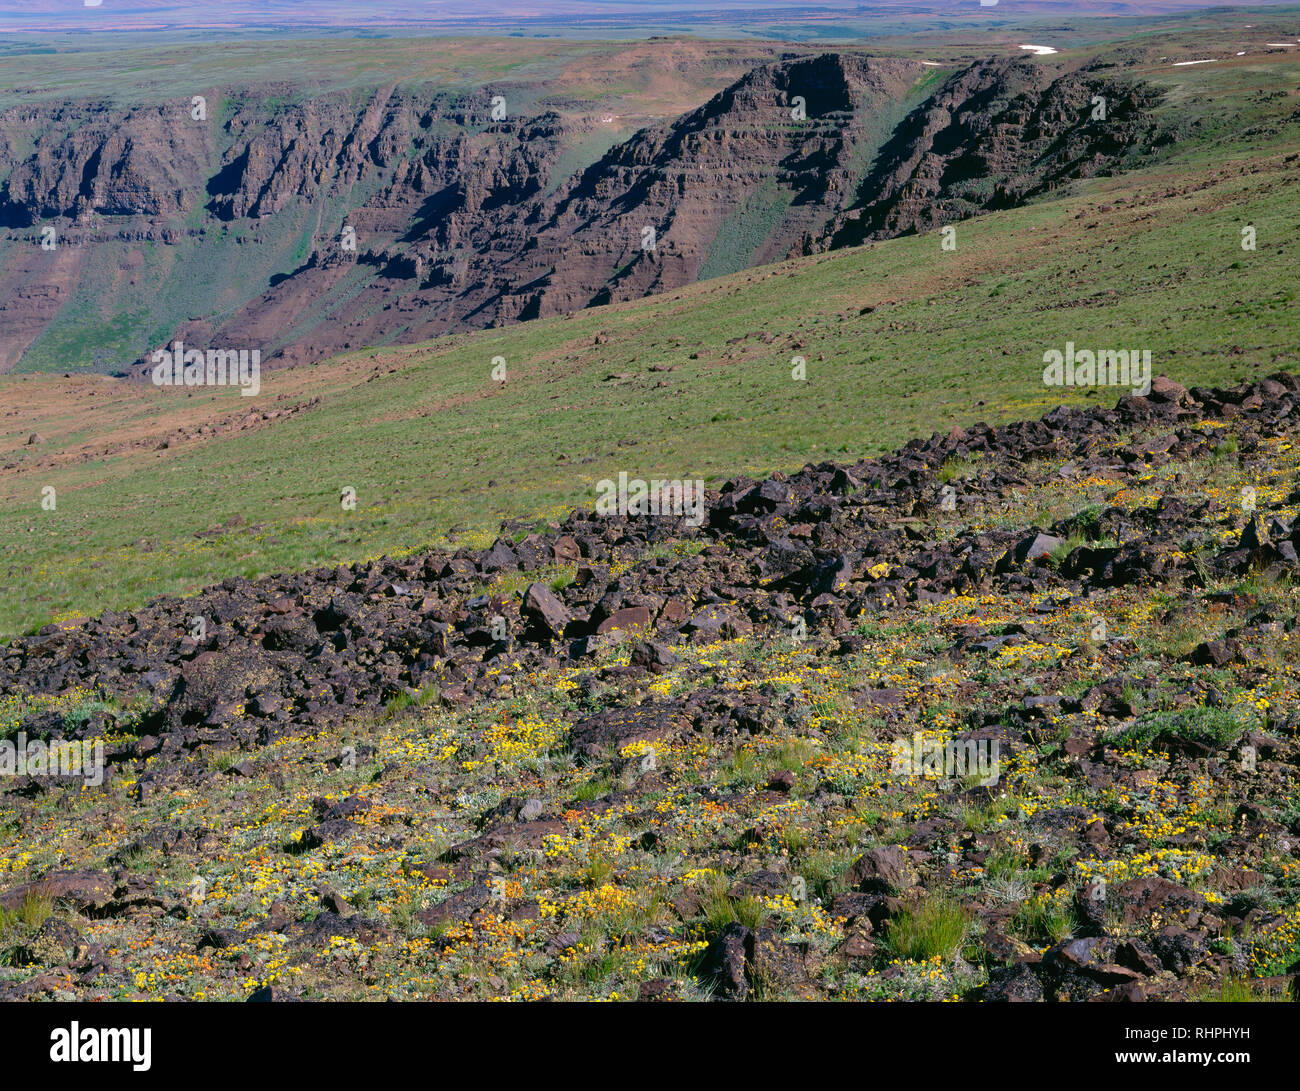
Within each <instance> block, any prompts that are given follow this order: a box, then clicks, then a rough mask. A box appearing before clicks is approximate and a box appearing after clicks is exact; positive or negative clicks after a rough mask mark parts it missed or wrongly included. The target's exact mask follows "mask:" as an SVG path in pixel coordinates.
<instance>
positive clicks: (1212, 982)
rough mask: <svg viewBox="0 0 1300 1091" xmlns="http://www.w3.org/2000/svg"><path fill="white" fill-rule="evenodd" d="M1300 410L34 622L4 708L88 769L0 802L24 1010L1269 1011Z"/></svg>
mask: <svg viewBox="0 0 1300 1091" xmlns="http://www.w3.org/2000/svg"><path fill="white" fill-rule="evenodd" d="M1298 406H1300V380H1298V379H1297V378H1296V377H1295V376H1294V375H1291V374H1278V375H1275V376H1273V377H1271V378H1269V379H1267V380H1263V381H1261V382H1257V383H1253V384H1250V385H1249V386H1245V387H1241V388H1237V389H1231V390H1217V389H1216V390H1210V389H1201V388H1193V389H1191V390H1187V389H1184V388H1183V387H1181V386H1179V385H1178V384H1176V383H1174V382H1171V381H1169V380H1168V379H1163V378H1162V379H1158V380H1156V382H1155V383H1154V384H1153V386H1152V390H1151V393H1150V395H1149V396H1147V397H1138V396H1126V397H1124V398H1122V399H1121V400H1120V401H1119V403H1118V404H1117V405H1116V407H1115V408H1114V409H1094V410H1088V411H1067V410H1065V409H1058V410H1055V411H1053V412H1051V413H1049V414H1047V415H1046V416H1045V417H1043V418H1042V419H1041V420H1039V421H1030V422H1024V423H1020V424H1015V425H1010V426H1007V427H1001V428H989V427H987V426H984V425H976V426H973V427H971V428H968V429H965V430H962V429H956V430H954V431H953V432H952V433H950V434H948V435H946V436H944V435H935V436H933V437H932V438H930V439H929V440H917V441H914V442H913V443H911V444H909V445H908V446H907V447H905V448H904V449H902V450H900V451H898V452H896V453H895V454H893V455H891V456H888V457H885V458H880V459H873V460H867V461H862V462H857V463H854V464H850V465H833V464H823V465H819V466H809V467H807V468H806V469H805V470H803V471H801V472H800V473H797V474H792V475H789V476H784V475H774V476H773V477H772V478H769V479H768V480H765V481H761V482H760V481H751V480H747V479H743V478H741V479H735V480H733V481H730V482H728V483H727V484H726V485H725V486H723V488H722V489H721V490H719V491H718V492H716V493H714V492H710V493H709V495H708V503H707V520H706V522H705V523H704V525H703V526H701V527H698V528H695V527H692V526H690V525H688V524H687V523H686V522H685V521H684V520H683V519H681V518H680V517H654V518H651V517H631V518H629V517H620V516H612V517H611V516H597V515H595V514H593V513H590V512H575V513H573V514H572V515H570V516H569V517H568V518H567V519H566V520H564V521H563V522H562V523H559V524H555V525H552V526H551V527H549V528H546V529H542V530H536V529H530V528H527V527H524V526H519V527H514V526H507V527H504V528H503V535H502V537H501V539H500V540H498V541H497V542H496V543H495V544H494V545H493V546H492V547H491V548H489V549H486V550H482V551H477V552H475V551H465V550H462V551H459V552H456V553H431V554H427V555H419V556H413V557H409V558H404V559H401V560H387V559H384V560H379V561H375V562H373V563H370V564H364V565H355V566H349V567H342V568H338V569H328V570H320V571H314V572H308V573H301V574H295V575H285V576H279V577H274V578H268V579H265V580H261V581H257V582H254V583H249V582H245V581H240V580H229V581H226V582H225V583H223V584H222V585H221V586H219V587H214V588H212V589H210V590H208V591H206V592H204V593H203V594H201V595H198V596H195V597H194V598H191V599H188V600H184V601H181V600H175V599H160V600H156V601H155V602H152V603H150V604H148V605H147V606H145V607H142V608H141V609H139V610H136V611H132V612H130V613H123V614H108V615H104V616H102V617H100V618H95V619H86V620H84V621H81V622H74V623H64V624H61V625H50V626H47V627H46V628H44V629H42V630H41V631H40V632H39V633H37V634H35V635H34V636H31V637H27V638H22V639H17V640H14V641H12V642H11V643H10V644H9V645H8V646H6V647H5V648H4V649H3V655H2V657H0V694H3V695H5V696H4V697H0V713H3V717H4V720H5V722H6V725H7V728H8V730H9V731H10V732H11V733H12V732H16V731H18V730H22V731H24V732H26V733H27V734H28V735H29V736H30V737H49V738H61V737H62V738H91V737H98V738H101V739H104V740H105V742H106V757H107V762H108V768H107V771H106V772H107V775H106V779H105V783H104V785H103V786H101V787H98V788H96V789H92V790H86V791H83V790H81V789H79V788H77V787H69V786H68V785H67V784H66V782H60V780H59V779H58V778H54V777H39V776H27V777H10V778H6V779H5V780H4V781H3V783H0V791H2V792H3V796H0V829H3V830H4V831H6V832H5V833H4V835H3V838H4V839H3V840H0V865H3V869H2V870H3V871H8V872H9V873H11V874H12V876H13V879H14V881H13V882H12V883H11V884H10V885H9V887H8V889H7V890H6V891H5V892H4V893H0V905H3V906H5V907H7V909H8V910H9V912H10V913H11V915H13V916H12V919H9V920H8V923H7V926H6V930H5V932H4V935H3V936H0V944H4V945H5V946H4V947H3V950H4V951H5V952H6V957H7V960H8V961H9V963H10V964H11V967H12V968H11V969H10V970H7V971H4V972H3V974H0V989H2V990H3V991H4V992H5V993H6V994H8V995H12V996H40V995H55V996H59V995H84V996H148V995H173V996H193V995H195V993H196V992H201V993H202V994H203V995H209V996H222V997H239V996H246V995H249V994H250V993H257V992H258V990H261V995H264V996H266V997H271V998H274V997H277V996H282V995H285V994H286V993H287V994H291V995H292V994H304V995H312V996H345V995H373V993H374V991H375V990H379V991H380V992H381V994H384V993H386V994H389V995H395V996H445V997H455V996H489V995H491V996H511V997H514V998H536V997H540V996H560V997H563V996H610V997H613V998H618V997H626V996H629V995H631V996H640V997H642V998H644V999H654V998H667V997H692V996H702V995H712V996H714V997H716V998H722V999H726V998H730V999H744V998H764V997H774V996H787V997H788V996H809V997H811V996H828V995H829V996H837V997H842V998H859V999H863V998H865V999H871V998H919V997H931V998H936V997H947V996H957V997H960V998H964V999H980V998H983V999H990V1000H991V999H1001V1000H1037V999H1053V1000H1081V999H1094V998H1095V999H1105V998H1111V999H1114V998H1128V999H1141V998H1145V997H1167V998H1175V999H1186V998H1205V997H1208V996H1222V995H1228V994H1229V993H1231V992H1233V991H1234V990H1236V991H1245V992H1248V993H1250V992H1253V993H1259V992H1260V991H1261V990H1263V991H1265V992H1268V991H1271V992H1273V993H1275V994H1276V993H1279V992H1281V991H1284V990H1285V989H1286V988H1288V987H1290V985H1289V980H1290V979H1289V978H1288V976H1287V975H1294V974H1295V973H1296V970H1297V966H1298V965H1300V961H1298V960H1300V911H1297V908H1296V901H1297V899H1296V889H1295V881H1296V875H1297V864H1296V846H1297V845H1298V844H1300V840H1298V838H1300V816H1298V815H1297V812H1296V809H1295V806H1294V803H1293V797H1294V791H1295V777H1296V766H1297V761H1300V743H1298V742H1297V739H1296V730H1297V719H1296V713H1295V707H1296V706H1295V693H1296V690H1297V663H1298V662H1300V655H1297V640H1300V636H1297V631H1296V628H1297V616H1298V615H1297V606H1298V605H1300V602H1298V601H1297V596H1296V594H1295V592H1294V591H1293V589H1292V585H1291V580H1292V579H1293V577H1294V573H1295V572H1296V570H1297V569H1300V558H1298V557H1297V552H1296V547H1297V543H1300V523H1297V522H1295V516H1296V514H1297V506H1298V505H1300V489H1297V487H1296V480H1295V478H1296V472H1297V465H1296V459H1295V456H1294V449H1295V448H1294V444H1295V440H1296V436H1297V432H1298V431H1300V413H1298V409H1297V407H1298ZM1097 498H1102V499H1101V500H1098V499H1097ZM1038 509H1041V510H1044V511H1047V512H1050V513H1054V514H1052V515H1049V516H1048V518H1047V519H1045V520H1044V521H1043V524H1042V525H1039V526H1033V525H1030V524H1029V520H1028V519H1027V518H1026V516H1025V514H1024V513H1025V512H1026V511H1033V510H1038ZM1055 513H1059V514H1055ZM196 619H202V622H203V624H202V625H201V626H196ZM900 740H901V741H902V743H901V745H902V747H903V749H902V751H901V752H902V753H905V754H910V753H912V748H913V746H916V747H918V748H919V747H920V746H921V745H922V744H923V743H924V744H925V745H936V746H938V747H940V748H942V747H943V746H945V745H946V744H948V743H950V742H952V741H953V740H960V741H961V743H962V745H963V746H965V745H967V744H971V745H977V746H983V747H985V748H986V750H987V748H993V747H994V746H996V749H995V750H994V754H995V755H1000V756H997V757H995V760H996V762H997V766H996V768H995V769H994V770H993V777H992V778H991V779H990V778H988V777H982V778H981V777H973V778H972V777H963V776H961V775H957V774H948V775H946V776H944V777H942V778H940V777H938V776H936V775H932V774H931V773H926V772H921V771H918V770H917V769H916V768H908V767H906V765H904V767H900V765H899V754H900V750H899V746H900ZM178 804H179V807H178ZM38 828H39V829H40V830H41V831H42V832H41V837H40V838H34V833H35V831H36V830H37V829H38ZM87 829H93V830H99V829H102V830H103V831H104V833H103V836H102V837H101V836H98V835H97V836H96V837H94V838H92V839H90V840H91V841H92V842H93V843H89V844H88V843H87V839H86V838H85V837H83V836H82V835H81V832H79V831H85V830H87ZM0 873H2V872H0ZM195 878H199V879H201V880H202V883H201V884H200V887H201V892H200V895H199V896H197V897H196V896H194V894H193V892H192V891H191V893H189V894H186V891H187V890H189V889H190V887H191V885H192V883H193V881H194V879H195ZM0 885H2V884H0ZM33 907H35V908H33Z"/></svg>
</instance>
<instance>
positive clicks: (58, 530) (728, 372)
mask: <svg viewBox="0 0 1300 1091" xmlns="http://www.w3.org/2000/svg"><path fill="white" fill-rule="evenodd" d="M1298 71H1300V66H1297V65H1296V64H1295V63H1293V62H1291V61H1289V60H1280V59H1270V61H1268V62H1258V63H1251V64H1241V65H1225V66H1222V67H1213V66H1204V67H1193V68H1190V69H1170V68H1167V67H1161V68H1160V69H1157V70H1155V71H1154V72H1152V73H1150V75H1152V76H1153V77H1155V78H1158V79H1161V80H1165V81H1168V83H1169V85H1170V88H1171V104H1170V107H1169V109H1170V110H1171V111H1175V112H1176V115H1177V117H1178V118H1179V119H1180V120H1182V121H1184V122H1186V124H1187V125H1188V132H1187V138H1186V139H1185V141H1184V142H1182V143H1180V145H1179V146H1178V152H1177V155H1176V156H1175V157H1174V158H1172V159H1170V160H1169V161H1167V162H1165V163H1164V164H1163V165H1162V166H1160V167H1159V168H1157V169H1154V170H1152V171H1148V172H1144V173H1143V174H1135V175H1131V176H1127V177H1124V178H1119V179H1098V180H1094V181H1093V182H1090V183H1088V184H1086V185H1082V186H1079V187H1077V190H1076V191H1075V193H1074V194H1073V195H1071V196H1068V197H1066V198H1065V199H1063V200H1060V201H1054V202H1048V203H1042V204H1038V205H1036V206H1033V207H1030V208H1025V209H1020V210H1015V211H1011V212H1006V213H1000V214H997V215H993V216H988V217H984V218H981V219H978V220H974V221H970V222H968V223H966V224H963V225H961V226H960V227H959V228H958V240H959V244H958V249H957V251H956V252H955V253H954V252H943V251H941V249H940V246H939V239H938V236H937V235H929V236H921V237H915V238H905V239H898V240H893V241H891V242H888V243H883V244H878V245H874V246H870V247H866V248H862V249H858V250H853V251H848V252H843V253H839V254H834V255H829V256H824V257H819V258H814V259H806V260H800V261H795V262H790V263H785V264H783V265H779V266H773V267H770V268H767V269H763V270H759V271H751V272H746V273H740V274H737V275H735V276H732V277H729V278H724V279H721V280H716V281H711V282H708V283H706V284H700V285H696V286H694V287H692V288H689V289H686V290H684V291H681V292H677V293H674V294H672V295H668V296H664V297H659V298H657V299H652V300H645V301H638V302H635V303H629V304H623V305H619V306H615V307H610V308H605V309H601V310H593V311H588V312H584V313H582V314H580V315H578V316H576V317H574V318H570V319H557V320H548V321H544V322H538V323H531V324H527V325H524V326H519V327H514V328H511V329H506V330H497V331H485V332H483V333H480V334H475V335H470V336H457V337H452V338H445V339H441V340H439V341H437V342H433V343H430V344H428V345H424V346H413V347H401V348H394V349H384V350H374V351H369V350H368V351H363V352H361V353H354V354H351V355H349V356H345V357H341V358H339V359H337V360H335V361H331V362H328V363H326V364H324V365H321V366H319V367H316V368H313V369H310V370H301V371H295V372H288V373H280V374H276V375H273V376H270V377H268V378H267V380H266V382H265V383H264V387H263V393H262V395H261V397H260V398H257V399H241V398H240V397H238V396H237V395H235V394H233V393H231V392H222V393H218V394H211V393H203V394H196V395H195V396H193V397H183V396H182V397H176V396H168V395H164V394H162V393H159V392H157V391H155V390H153V389H151V388H140V387H135V386H130V387H128V386H125V385H123V384H118V383H114V382H112V381H110V380H106V379H101V378H96V377H83V378H78V379H72V380H62V379H56V378H47V377H39V378H38V377H31V376H29V377H23V378H12V379H8V380H6V381H4V382H3V383H0V391H3V395H2V398H3V402H4V403H6V404H10V405H21V408H18V409H14V410H7V411H6V414H5V415H4V416H3V417H0V466H7V467H8V468H7V469H6V470H4V471H3V472H0V551H3V556H4V558H5V560H4V561H3V562H2V567H0V631H3V632H13V631H18V630H24V629H27V628H30V627H32V626H35V625H38V624H40V623H42V622H44V621H46V620H49V619H50V618H51V617H52V616H66V615H69V614H75V613H79V612H88V611H93V610H99V609H103V608H105V607H110V606H112V607H123V606H129V605H131V604H134V603H139V602H140V601H142V600H143V599H145V598H147V597H149V596H151V595H153V594H157V593H162V592H178V591H184V590H187V589H193V588H196V587H198V586H201V585H202V584H205V583H207V582H211V581H213V580H216V579H219V578H221V577H224V576H227V575H232V574H242V575H254V574H256V573H259V572H267V571H275V570H280V569H287V568H297V567H302V566H307V565H311V564H314V563H321V562H327V561H334V560H340V559H355V558H360V557H366V556H373V555H378V554H380V553H384V552H388V553H394V552H399V551H402V550H410V549H415V548H418V547H420V546H422V545H427V544H432V543H440V542H445V541H446V540H447V534H448V531H449V530H450V529H452V528H459V530H460V536H459V537H458V538H457V541H466V540H484V539H488V538H490V537H491V535H492V533H493V531H494V529H495V527H496V525H497V524H498V522H499V521H500V520H501V519H502V518H504V517H507V516H526V515H531V516H536V517H542V518H544V517H547V516H550V515H554V514H558V513H559V512H561V511H562V510H563V509H565V508H566V507H568V506H572V505H575V504H576V505H589V504H590V503H591V502H592V496H593V493H592V487H593V484H594V482H596V481H597V480H599V479H600V478H603V477H606V476H612V475H616V474H617V473H618V471H620V470H627V471H628V472H629V473H631V474H633V475H634V476H635V475H641V476H646V477H652V476H656V475H665V476H672V477H677V476H682V475H690V476H704V477H706V478H709V479H712V480H714V481H718V480H721V479H723V478H725V477H726V476H728V475H731V474H734V473H737V472H748V473H765V472H768V471H770V470H772V469H776V468H780V467H784V468H791V467H797V466H799V465H802V464H803V463H804V462H806V461H809V460H812V461H818V460H821V459H824V458H827V457H831V456H833V455H835V456H842V455H851V456H855V457H856V456H858V455H862V454H868V453H871V452H873V451H878V450H883V449H887V448H889V447H893V446H895V445H897V444H899V443H901V442H903V441H905V440H906V439H908V438H909V437H911V436H912V435H914V434H917V433H928V432H930V431H932V430H933V429H935V428H947V427H949V426H950V425H951V424H955V423H959V422H969V421H971V420H974V419H980V418H982V419H986V420H990V421H994V420H1005V419H1012V418H1017V417H1023V416H1026V415H1035V414H1037V413H1040V412H1042V411H1045V410H1047V409H1050V408H1051V407H1052V406H1054V405H1056V404H1058V403H1060V402H1062V401H1071V400H1076V401H1077V400H1083V399H1084V398H1086V397H1095V398H1100V399H1102V400H1103V401H1107V402H1110V401H1113V400H1114V398H1115V396H1116V392H1115V391H1111V390H1100V391H1091V392H1073V391H1071V392H1066V391H1058V390H1045V389H1044V387H1043V385H1042V383H1041V371H1042V364H1041V359H1042V355H1043V353H1044V352H1045V351H1046V350H1047V349H1049V348H1052V347H1062V346H1063V345H1064V343H1065V342H1066V341H1067V340H1073V341H1074V342H1076V344H1078V345H1079V346H1080V347H1085V346H1093V347H1115V348H1122V347H1142V348H1149V349H1150V350H1151V352H1152V357H1153V360H1154V370H1155V371H1156V372H1165V373H1168V374H1170V375H1173V376H1176V377H1177V378H1179V379H1180V380H1181V381H1184V382H1215V381H1221V380H1228V379H1233V378H1238V377H1244V376H1251V375H1255V374H1261V373H1266V372H1268V371H1271V370H1273V369H1275V368H1276V367H1278V366H1280V365H1282V364H1283V363H1286V362H1293V361H1294V349H1295V344H1296V333H1297V323H1296V319H1295V317H1294V314H1295V307H1294V293H1295V284H1296V272H1297V260H1296V254H1295V241H1294V240H1295V238H1296V237H1297V229H1300V223H1298V222H1297V220H1300V200H1297V192H1298V191H1297V186H1296V182H1295V178H1296V174H1297V171H1296V162H1295V159H1294V157H1295V155H1296V152H1297V149H1298V148H1300V128H1297V126H1296V125H1294V124H1291V125H1286V126H1282V127H1281V128H1279V129H1278V130H1277V132H1275V133H1273V134H1268V133H1263V134H1260V133H1254V134H1247V135H1243V125H1245V126H1246V127H1248V124H1249V121H1250V119H1251V111H1254V112H1255V113H1259V112H1260V111H1261V110H1264V109H1265V107H1264V106H1261V105H1259V104H1258V101H1257V100H1256V99H1255V98H1254V97H1253V96H1255V94H1256V92H1257V91H1258V90H1259V89H1260V88H1282V89H1286V91H1285V94H1286V96H1287V97H1286V98H1285V99H1283V100H1282V101H1281V102H1280V103H1279V102H1273V103H1272V104H1270V105H1268V106H1267V110H1268V111H1269V112H1270V113H1271V114H1273V115H1274V116H1277V117H1286V116H1287V115H1289V114H1290V113H1291V112H1292V111H1293V110H1294V109H1295V103H1296V94H1295V91H1294V88H1295V87H1296V85H1297V82H1300V81H1298V80H1297V73H1298ZM1243 117H1244V118H1245V119H1246V120H1245V122H1243V121H1242V120H1241V119H1242V118H1243ZM1230 120H1232V124H1229V121H1230ZM1198 122H1199V124H1198ZM1210 136H1214V137H1215V139H1214V140H1211V139H1210ZM1224 140H1228V141H1229V143H1226V144H1225V143H1224V142H1223V141H1224ZM1288 158H1289V161H1288ZM1184 191H1185V192H1184ZM1247 222H1250V223H1253V224H1254V225H1256V227H1257V228H1258V231H1259V248H1258V250H1257V251H1255V252H1253V253H1247V252H1243V251H1242V250H1241V249H1240V245H1239V240H1240V228H1241V226H1242V225H1243V224H1245V223H1247ZM866 308H873V309H871V310H868V311H866V313H863V311H864V309H866ZM736 338H741V340H739V341H736V342H735V343H731V342H733V340H734V339H736ZM764 338H767V339H768V340H766V341H765V340H764ZM496 355H502V356H505V357H506V359H507V361H508V367H509V374H510V381H509V384H508V385H507V386H506V387H504V388H500V387H497V386H495V385H494V384H492V383H491V382H490V381H489V373H490V369H491V360H492V358H493V357H494V356H496ZM794 355H802V356H804V357H806V358H807V360H808V376H809V378H808V381H807V382H794V381H792V380H791V378H790V360H791V357H792V356H794ZM692 356H695V357H696V358H694V359H693V358H692ZM668 369H671V370H668ZM611 375H614V376H626V377H624V378H607V377H608V376H611ZM316 396H319V397H320V398H321V403H320V405H319V406H318V407H317V408H315V409H313V410H311V411H310V412H307V413H304V414H301V415H299V416H296V417H294V418H292V419H290V420H288V421H285V422H276V423H274V424H271V425H268V426H263V427H261V428H258V429H255V430H253V431H250V432H246V433H240V434H235V435H231V436H222V437H219V438H215V439H204V440H191V441H189V442H185V443H181V444H173V445H172V446H171V447H170V448H168V449H167V450H161V451H159V450H154V447H156V446H157V442H158V441H159V440H161V439H162V438H163V437H164V436H166V435H167V434H168V433H170V432H172V431H173V430H174V428H175V427H176V426H177V424H178V423H188V424H190V425H194V424H197V423H199V422H201V421H202V420H205V419H215V418H225V417H229V416H231V415H232V414H243V413H245V412H248V411H249V410H250V409H252V408H257V409H266V410H270V409H274V408H282V407H283V406H284V405H286V404H290V403H293V402H297V401H301V400H305V399H306V398H309V397H316ZM250 402H251V403H252V405H250V404H249V403H250ZM92 410H93V413H92V412H91V411H92ZM33 431H35V432H40V433H41V434H42V435H43V436H44V437H45V440H46V442H45V443H43V444H39V445H35V446H24V441H25V440H26V439H27V437H28V435H29V434H30V433H31V432H33ZM145 437H147V438H149V440H150V442H147V443H144V444H143V446H142V447H137V448H132V449H130V450H129V451H127V452H125V453H121V454H116V455H114V454H106V453H99V452H100V450H101V449H102V448H105V447H108V446H112V445H113V444H115V443H117V442H121V441H124V440H125V439H127V438H136V439H141V438H145ZM92 448H93V449H94V451H93V452H92V456H91V457H89V458H87V459H86V460H83V461H78V460H77V459H78V455H79V453H80V452H82V451H83V450H90V449H92ZM46 485H52V486H54V487H55V488H56V489H57V490H58V509H57V511H54V512H47V511H43V510H42V509H41V506H40V493H41V489H42V488H43V487H44V486H46ZM345 486H352V487H354V488H356V489H357V491H358V494H359V504H358V508H357V510H356V511H354V512H344V511H342V510H341V508H340V505H339V503H338V496H339V493H340V490H341V489H342V488H343V487H345ZM236 516H240V517H242V518H243V519H245V520H247V523H248V524H249V525H248V526H245V527H241V528H239V529H235V530H232V531H230V532H229V533H224V534H220V535H218V536H216V537H213V538H205V539H199V538H196V537H195V534H196V532H201V531H204V530H205V529H207V528H209V527H212V526H215V525H218V524H223V523H225V522H226V521H227V520H230V519H232V518H233V517H236Z"/></svg>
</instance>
